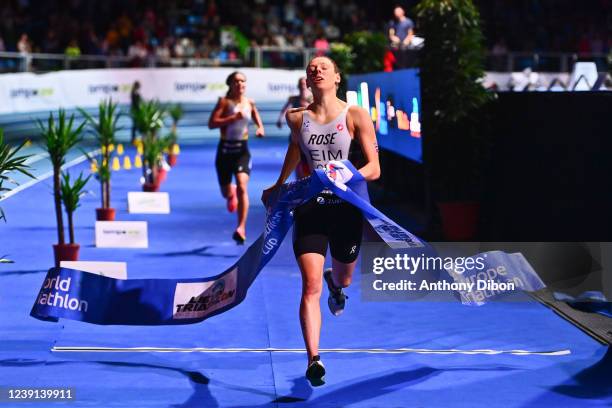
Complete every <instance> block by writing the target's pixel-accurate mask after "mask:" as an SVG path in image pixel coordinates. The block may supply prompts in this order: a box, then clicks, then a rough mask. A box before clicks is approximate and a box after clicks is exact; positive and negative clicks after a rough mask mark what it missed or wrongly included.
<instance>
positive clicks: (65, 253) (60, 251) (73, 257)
mask: <svg viewBox="0 0 612 408" xmlns="http://www.w3.org/2000/svg"><path fill="white" fill-rule="evenodd" d="M79 248H81V246H80V245H79V244H55V245H53V255H55V266H56V267H59V264H60V262H61V261H78V260H79Z"/></svg>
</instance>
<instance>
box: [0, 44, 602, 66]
mask: <svg viewBox="0 0 612 408" xmlns="http://www.w3.org/2000/svg"><path fill="white" fill-rule="evenodd" d="M321 53H324V52H323V51H321V50H317V49H315V48H301V47H273V46H262V47H252V48H249V49H248V50H247V52H246V53H245V55H244V58H243V59H238V60H231V61H226V60H220V59H211V58H169V59H160V58H157V57H155V56H149V57H147V58H146V59H144V60H138V59H134V58H130V57H125V56H104V55H81V56H78V57H71V56H67V55H64V54H40V53H32V54H21V53H16V52H0V72H47V71H56V70H62V69H63V70H68V69H90V68H129V67H217V66H251V67H258V68H271V67H273V68H293V69H302V68H304V67H305V65H306V64H307V63H308V61H309V60H310V58H312V57H313V56H314V55H317V54H321ZM579 60H588V61H595V63H596V64H597V68H598V70H599V71H600V72H604V71H608V70H609V63H608V59H607V55H606V54H603V53H591V54H575V53H555V52H541V53H540V52H536V53H534V52H529V53H527V52H509V53H506V54H501V55H494V54H488V55H487V57H486V61H485V69H486V70H487V71H495V72H516V71H522V70H524V69H525V68H531V69H532V70H533V71H539V72H570V71H571V70H572V67H573V65H574V63H575V62H576V61H579Z"/></svg>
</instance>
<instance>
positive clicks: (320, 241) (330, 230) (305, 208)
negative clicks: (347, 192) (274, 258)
mask: <svg viewBox="0 0 612 408" xmlns="http://www.w3.org/2000/svg"><path fill="white" fill-rule="evenodd" d="M293 215H294V224H293V252H294V253H295V256H296V258H297V257H299V256H300V255H302V254H306V253H317V254H321V255H323V256H325V255H326V254H327V246H328V245H329V250H330V252H331V255H332V257H333V258H334V259H336V260H337V261H340V262H343V263H351V262H353V261H354V260H355V259H357V256H358V255H359V249H360V247H361V233H362V228H363V216H362V214H361V211H360V210H359V209H358V208H357V207H355V206H353V205H352V204H350V203H347V202H346V201H344V200H342V199H341V198H339V197H338V196H336V195H334V194H332V193H326V192H322V193H320V194H318V195H317V196H315V197H314V198H313V199H311V200H309V201H308V202H306V203H305V204H303V205H301V206H299V207H298V208H296V209H295V211H294V213H293Z"/></svg>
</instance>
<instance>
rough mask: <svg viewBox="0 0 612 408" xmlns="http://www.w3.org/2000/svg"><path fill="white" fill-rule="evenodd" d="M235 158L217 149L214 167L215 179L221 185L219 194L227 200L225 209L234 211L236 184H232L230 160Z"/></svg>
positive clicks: (236, 203) (236, 201) (236, 204)
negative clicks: (215, 171)
mask: <svg viewBox="0 0 612 408" xmlns="http://www.w3.org/2000/svg"><path fill="white" fill-rule="evenodd" d="M234 160H235V159H234V158H233V157H232V156H231V155H228V154H223V153H222V152H221V148H218V149H217V156H216V158H215V168H216V170H217V180H218V181H219V186H220V187H221V195H222V196H223V198H225V199H226V200H227V210H228V211H229V212H234V211H236V207H237V206H238V200H237V198H236V185H235V184H232V166H233V165H232V162H233V161H234Z"/></svg>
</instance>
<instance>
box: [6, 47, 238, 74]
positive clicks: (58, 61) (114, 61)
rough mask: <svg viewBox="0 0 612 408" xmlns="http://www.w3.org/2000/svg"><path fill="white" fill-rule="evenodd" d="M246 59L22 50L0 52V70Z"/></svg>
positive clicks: (222, 63)
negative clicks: (163, 57)
mask: <svg viewBox="0 0 612 408" xmlns="http://www.w3.org/2000/svg"><path fill="white" fill-rule="evenodd" d="M242 65H244V61H243V60H239V59H238V60H231V61H221V60H219V59H212V58H167V59H161V58H157V57H155V56H148V57H147V58H145V59H137V58H132V57H126V56H112V55H111V56H109V55H80V56H78V57H73V56H68V55H64V54H42V53H31V54H22V53H18V52H0V72H48V71H57V70H69V69H92V68H134V67H138V68H142V67H147V68H154V67H217V66H242Z"/></svg>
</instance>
